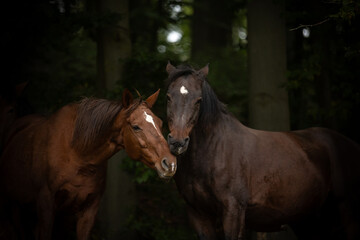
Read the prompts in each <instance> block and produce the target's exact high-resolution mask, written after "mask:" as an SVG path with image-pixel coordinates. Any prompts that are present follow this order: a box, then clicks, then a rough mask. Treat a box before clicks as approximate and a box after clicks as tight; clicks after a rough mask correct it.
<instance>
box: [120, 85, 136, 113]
mask: <svg viewBox="0 0 360 240" xmlns="http://www.w3.org/2000/svg"><path fill="white" fill-rule="evenodd" d="M133 100H134V98H133V96H132V94H131V92H130V91H129V90H128V89H125V90H124V92H123V95H122V106H123V107H124V108H128V107H129V106H130V105H131V104H132V102H133Z"/></svg>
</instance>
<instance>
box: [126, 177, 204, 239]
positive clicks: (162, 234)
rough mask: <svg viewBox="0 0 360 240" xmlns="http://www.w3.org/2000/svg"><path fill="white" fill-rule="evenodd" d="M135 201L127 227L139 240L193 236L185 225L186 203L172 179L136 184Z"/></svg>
mask: <svg viewBox="0 0 360 240" xmlns="http://www.w3.org/2000/svg"><path fill="white" fill-rule="evenodd" d="M136 190H137V193H138V198H137V199H138V202H137V204H136V206H137V207H136V209H135V211H134V212H133V214H132V215H131V216H129V219H128V222H127V227H128V229H129V230H132V231H135V232H136V235H137V237H136V239H138V240H145V239H146V240H147V239H153V240H170V239H171V240H195V239H197V238H196V236H195V234H194V231H192V230H191V228H190V227H189V225H188V221H187V216H186V211H184V209H185V203H184V201H183V200H182V198H181V197H180V196H179V194H178V193H177V190H176V188H175V184H174V182H173V181H171V182H169V183H161V182H147V183H142V184H137V188H136Z"/></svg>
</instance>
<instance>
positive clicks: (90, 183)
mask: <svg viewBox="0 0 360 240" xmlns="http://www.w3.org/2000/svg"><path fill="white" fill-rule="evenodd" d="M104 188H105V177H104V173H103V171H99V170H98V169H95V168H87V167H85V168H79V170H78V171H77V173H76V174H74V175H73V176H72V177H71V178H69V179H68V180H67V181H66V182H65V183H64V184H63V185H62V187H61V188H60V189H59V190H58V191H57V193H56V202H57V205H58V206H59V207H69V208H72V209H74V210H75V211H78V210H79V209H81V208H83V207H86V206H87V205H89V204H91V202H92V201H93V200H94V198H95V197H96V196H99V195H101V194H102V192H103V190H104Z"/></svg>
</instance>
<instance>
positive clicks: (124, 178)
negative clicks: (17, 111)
mask: <svg viewBox="0 0 360 240" xmlns="http://www.w3.org/2000/svg"><path fill="white" fill-rule="evenodd" d="M88 3H89V4H91V5H92V6H90V7H93V8H95V9H94V10H93V11H95V12H97V16H98V17H99V18H98V19H100V21H99V22H98V23H99V27H98V29H97V36H96V39H97V70H98V87H99V88H98V89H99V90H100V91H102V90H107V91H112V90H114V88H115V87H116V85H117V84H119V83H121V79H122V76H123V72H124V64H125V61H126V59H127V58H129V57H130V55H131V41H130V33H129V2H128V0H89V1H88ZM109 19H111V20H109ZM119 98H121V96H119ZM124 157H125V153H124V152H121V153H118V154H116V155H115V156H113V157H112V158H111V159H109V160H108V168H107V179H106V190H105V194H104V196H103V199H102V203H101V206H100V211H99V220H100V221H99V222H100V226H101V228H102V231H104V232H105V233H106V239H109V240H115V239H121V238H124V239H133V237H131V236H129V235H126V236H124V232H126V233H127V234H128V232H129V231H124V230H126V225H125V224H126V222H127V220H128V216H129V215H130V213H131V209H132V208H133V207H134V203H135V186H134V183H133V182H132V180H131V177H130V176H129V175H128V174H127V173H126V172H124V171H123V170H122V169H121V161H122V159H124Z"/></svg>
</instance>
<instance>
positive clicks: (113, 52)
mask: <svg viewBox="0 0 360 240" xmlns="http://www.w3.org/2000/svg"><path fill="white" fill-rule="evenodd" d="M88 4H89V5H90V7H89V8H90V9H91V8H94V9H95V11H96V12H97V14H98V16H99V20H100V21H99V23H98V24H99V25H98V26H97V27H98V28H97V35H96V41H97V66H98V67H97V69H98V84H99V87H100V89H107V90H110V91H111V90H114V88H115V86H116V84H117V83H120V82H121V78H122V75H123V72H124V64H125V61H126V60H127V59H128V58H129V57H130V56H131V40H130V29H129V15H130V12H129V1H128V0H105V1H101V0H88Z"/></svg>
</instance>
